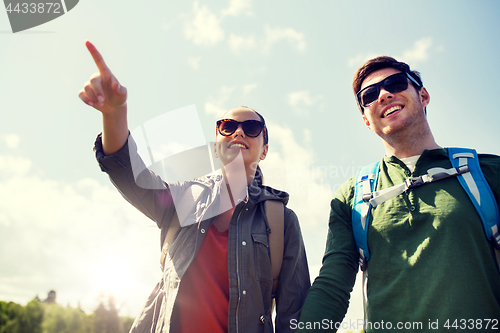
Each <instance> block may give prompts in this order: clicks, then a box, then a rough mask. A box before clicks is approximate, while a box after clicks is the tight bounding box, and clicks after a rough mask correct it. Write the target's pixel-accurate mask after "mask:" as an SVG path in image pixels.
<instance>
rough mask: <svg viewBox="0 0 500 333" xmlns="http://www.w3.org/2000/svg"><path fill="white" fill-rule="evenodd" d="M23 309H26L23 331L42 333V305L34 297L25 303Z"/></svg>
mask: <svg viewBox="0 0 500 333" xmlns="http://www.w3.org/2000/svg"><path fill="white" fill-rule="evenodd" d="M24 309H25V311H26V326H25V332H29V333H42V322H43V314H44V310H45V309H44V305H43V304H42V303H40V302H39V301H38V300H37V299H36V298H34V299H32V300H31V301H30V302H29V303H28V304H26V306H25V307H24Z"/></svg>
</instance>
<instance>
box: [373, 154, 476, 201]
mask: <svg viewBox="0 0 500 333" xmlns="http://www.w3.org/2000/svg"><path fill="white" fill-rule="evenodd" d="M468 172H469V167H468V166H467V159H465V164H464V165H461V166H459V167H456V168H450V169H444V168H432V169H429V170H427V174H425V175H422V176H419V177H412V178H408V179H406V180H405V181H404V182H403V183H401V184H399V185H395V186H392V187H389V188H386V189H383V190H380V191H375V192H371V193H366V194H363V201H364V202H368V203H369V204H371V205H372V206H373V207H376V206H378V205H380V204H381V203H383V202H385V201H387V200H389V199H392V198H394V197H397V196H398V195H400V194H402V193H404V192H406V191H408V190H410V189H412V188H415V187H419V186H421V185H424V184H428V183H432V182H435V181H437V180H441V179H444V178H448V177H452V176H459V175H464V174H466V173H468Z"/></svg>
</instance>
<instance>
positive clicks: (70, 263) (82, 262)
mask: <svg viewBox="0 0 500 333" xmlns="http://www.w3.org/2000/svg"><path fill="white" fill-rule="evenodd" d="M0 161H2V162H1V163H0V165H1V172H0V212H1V213H0V253H1V255H0V286H2V287H1V288H0V299H2V300H9V301H10V300H11V301H14V302H18V303H21V304H25V303H26V302H28V301H29V300H31V299H32V298H34V297H35V296H36V295H40V296H41V297H42V298H43V297H45V295H46V293H47V292H48V291H49V290H51V289H54V290H56V291H57V293H58V295H57V298H58V303H59V304H63V305H66V304H70V305H71V306H77V304H78V303H80V304H81V306H82V308H83V309H84V310H85V311H93V310H94V309H95V307H97V300H98V296H99V293H100V292H101V291H108V292H114V293H115V294H116V296H117V298H118V301H119V303H125V304H124V307H123V311H124V313H123V314H126V315H131V316H135V315H136V314H137V313H138V311H139V309H140V306H141V304H143V303H144V301H145V299H146V297H147V295H148V293H149V291H150V290H151V289H152V288H153V287H154V284H155V283H156V279H157V278H158V279H159V272H158V270H157V269H156V268H157V259H158V257H159V251H160V249H159V245H158V239H159V230H158V228H156V225H155V224H154V222H152V221H151V220H149V219H147V218H146V217H144V216H143V215H142V214H140V213H139V212H138V211H137V210H136V209H135V208H133V207H132V206H131V205H129V204H128V203H127V202H126V201H125V200H124V199H123V198H121V196H120V194H119V193H118V192H117V191H116V190H114V189H113V188H112V187H111V186H103V185H101V184H100V183H98V182H97V181H96V180H94V179H89V178H86V179H81V180H79V181H76V182H71V183H68V182H65V181H61V180H54V179H48V178H43V177H41V176H39V175H37V174H36V172H33V171H32V170H31V169H33V166H32V162H31V161H30V160H28V159H25V158H17V159H16V158H14V157H12V156H0ZM5 161H11V162H14V163H10V162H7V163H5ZM19 166H21V167H19ZM30 166H31V168H30ZM103 177H105V175H104V174H103ZM109 258H112V259H111V260H112V261H113V262H115V263H118V264H119V266H117V267H119V270H118V271H116V272H114V276H113V277H114V278H116V277H117V276H118V277H119V279H116V280H115V282H114V285H112V284H109V283H107V282H109V278H110V277H108V276H105V275H104V274H103V272H102V267H105V266H106V265H107V264H108V263H109V260H110V259H109ZM132 266H133V267H134V269H131V267H132ZM155 272H156V273H155ZM117 274H118V275H117Z"/></svg>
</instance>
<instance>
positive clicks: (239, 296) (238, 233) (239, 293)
mask: <svg viewBox="0 0 500 333" xmlns="http://www.w3.org/2000/svg"><path fill="white" fill-rule="evenodd" d="M245 206H246V203H245V205H244V206H243V207H242V208H241V210H240V211H239V212H238V218H237V219H236V276H237V278H238V304H237V305H236V333H238V332H239V320H238V312H239V309H240V301H241V278H240V260H239V257H240V252H239V244H240V230H239V228H240V216H241V212H242V211H243V209H244V208H245Z"/></svg>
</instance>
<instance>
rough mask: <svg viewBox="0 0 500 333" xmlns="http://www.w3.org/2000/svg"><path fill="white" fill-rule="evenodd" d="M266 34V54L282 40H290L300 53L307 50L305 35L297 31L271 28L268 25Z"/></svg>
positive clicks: (264, 47)
mask: <svg viewBox="0 0 500 333" xmlns="http://www.w3.org/2000/svg"><path fill="white" fill-rule="evenodd" d="M265 34H266V38H265V41H264V46H263V52H264V53H267V52H269V50H270V49H271V47H272V46H273V45H274V44H275V43H277V42H278V41H280V40H282V39H285V40H288V42H289V43H290V44H291V45H293V46H294V47H296V48H297V50H298V51H304V50H305V49H306V42H305V38H304V33H302V32H298V31H296V30H295V29H292V28H286V29H283V28H270V27H269V26H267V25H266V27H265Z"/></svg>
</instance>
